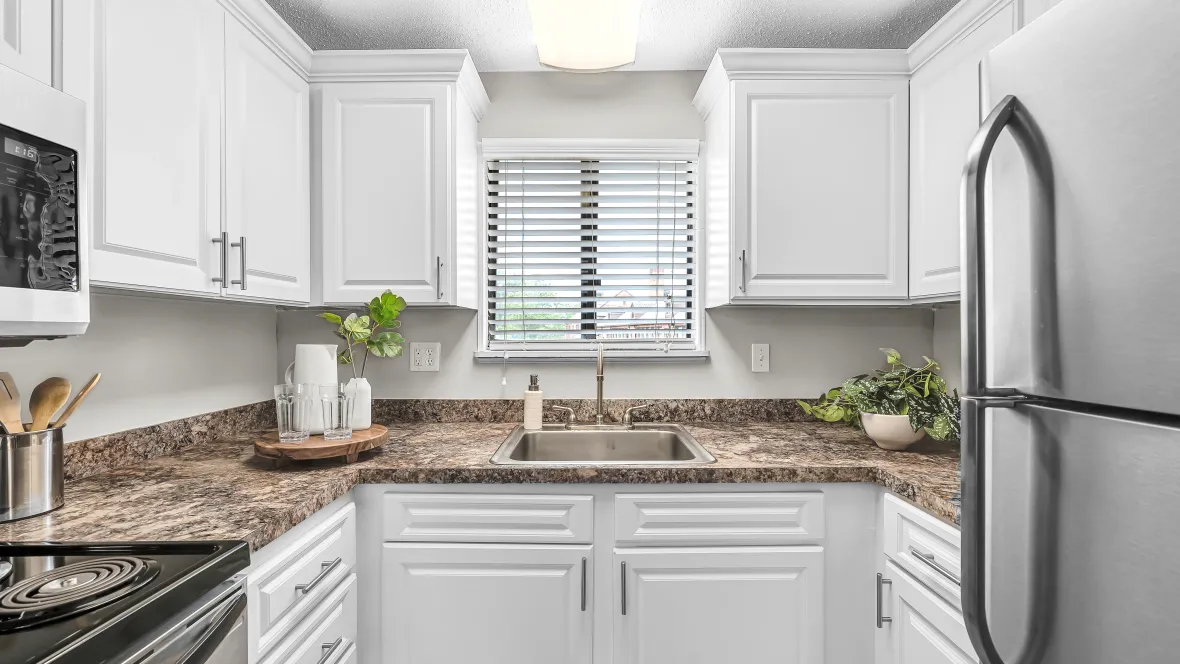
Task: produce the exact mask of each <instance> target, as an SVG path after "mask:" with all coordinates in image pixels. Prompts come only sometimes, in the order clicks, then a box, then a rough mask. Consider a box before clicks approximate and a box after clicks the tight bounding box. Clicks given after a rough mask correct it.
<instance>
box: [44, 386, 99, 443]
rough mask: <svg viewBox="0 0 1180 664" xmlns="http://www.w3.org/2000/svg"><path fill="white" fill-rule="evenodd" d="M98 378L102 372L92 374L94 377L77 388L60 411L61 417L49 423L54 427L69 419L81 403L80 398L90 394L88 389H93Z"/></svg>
mask: <svg viewBox="0 0 1180 664" xmlns="http://www.w3.org/2000/svg"><path fill="white" fill-rule="evenodd" d="M99 378H102V374H100V373H96V374H94V378H91V379H90V380H89V381H87V383H86V384H85V385H83V386H82V389H81V390H78V393H77V394H75V395H74V400H73V401H71V402H70V405H68V406H66V409H65V411H63V412H62V414H61V417H59V418H57V421H56V422H54V423H53V424H52V425H51V426H52V427H53V428H54V429H56V428H58V427H60V426H62V425H63V424H65V423H66V420H68V419H70V415H73V414H74V411H75V410H77V409H78V406H79V405H81V403H82V400H83V399H85V398H86V395H87V394H90V390H92V389H94V386H95V385H97V384H98V379H99Z"/></svg>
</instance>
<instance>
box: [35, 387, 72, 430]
mask: <svg viewBox="0 0 1180 664" xmlns="http://www.w3.org/2000/svg"><path fill="white" fill-rule="evenodd" d="M69 398H70V381H68V380H66V379H65V378H57V377H54V378H46V379H45V380H43V381H41V384H40V385H38V386H37V387H34V388H33V394H32V396H30V397H29V414H31V415H32V416H33V425H32V426H33V428H32V429H29V431H41V430H43V429H48V428H49V420H51V419H53V414H54V413H56V412H57V411H58V410H59V409H61V407H62V406H64V405H65V404H66V401H67V400H68V399H69Z"/></svg>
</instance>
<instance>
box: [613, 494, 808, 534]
mask: <svg viewBox="0 0 1180 664" xmlns="http://www.w3.org/2000/svg"><path fill="white" fill-rule="evenodd" d="M823 537H824V495H823V494H822V493H820V492H818V491H816V492H793V493H752V492H751V493H649V494H640V493H633V494H619V495H618V496H617V497H616V498H615V541H616V542H617V543H618V544H620V545H627V544H634V545H649V544H650V545H655V546H665V545H673V544H677V545H685V544H690V545H691V544H703V545H720V544H770V545H781V544H815V543H818V542H820V541H821V540H823Z"/></svg>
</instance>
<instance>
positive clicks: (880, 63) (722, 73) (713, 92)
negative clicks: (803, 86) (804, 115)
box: [692, 48, 910, 117]
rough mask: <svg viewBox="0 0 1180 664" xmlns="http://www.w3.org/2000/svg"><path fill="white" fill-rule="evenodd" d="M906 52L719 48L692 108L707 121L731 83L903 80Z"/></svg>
mask: <svg viewBox="0 0 1180 664" xmlns="http://www.w3.org/2000/svg"><path fill="white" fill-rule="evenodd" d="M909 75H910V67H909V60H908V59H907V57H906V51H904V50H901V49H848V48H839V49H832V48H722V49H718V50H717V53H716V54H715V55H714V56H713V60H712V62H710V63H709V69H708V70H706V71H705V77H704V78H703V79H702V80H701V85H700V87H699V88H698V89H697V94H696V96H695V97H694V98H693V101H692V103H693V106H694V107H696V109H697V111H698V112H699V113H700V114H701V115H702V116H704V117H708V115H709V113H710V112H712V110H713V107H714V106H715V105H716V104H717V100H718V99H719V98H720V97H721V95H722V93H724V91H725V90H726V88H727V84H728V83H730V82H732V81H743V80H744V81H757V80H774V79H785V78H789V79H796V80H798V79H857V78H873V79H888V78H900V79H905V78H908V77H909Z"/></svg>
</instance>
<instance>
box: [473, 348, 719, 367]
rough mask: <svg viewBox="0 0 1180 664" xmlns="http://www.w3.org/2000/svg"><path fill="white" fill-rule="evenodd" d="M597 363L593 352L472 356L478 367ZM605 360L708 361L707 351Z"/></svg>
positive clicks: (629, 353)
mask: <svg viewBox="0 0 1180 664" xmlns="http://www.w3.org/2000/svg"><path fill="white" fill-rule="evenodd" d="M597 360H598V351H596V350H565V351H562V350H510V351H502V350H481V351H476V353H475V362H476V363H477V364H503V363H507V364H536V363H557V362H568V363H590V362H596V361H597ZM606 361H607V362H608V363H610V364H617V363H620V362H634V363H641V362H708V361H709V351H707V350H670V351H668V352H666V353H665V352H663V351H659V350H610V349H607V351H606Z"/></svg>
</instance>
